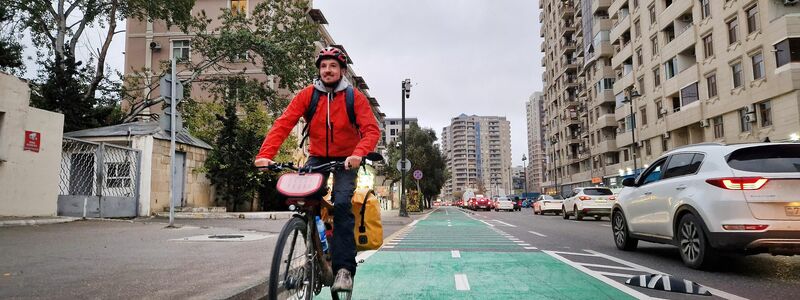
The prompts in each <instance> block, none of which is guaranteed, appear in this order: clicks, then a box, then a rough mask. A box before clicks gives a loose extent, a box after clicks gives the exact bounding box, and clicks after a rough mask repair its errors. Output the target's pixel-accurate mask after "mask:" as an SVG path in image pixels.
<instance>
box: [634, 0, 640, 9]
mask: <svg viewBox="0 0 800 300" xmlns="http://www.w3.org/2000/svg"><path fill="white" fill-rule="evenodd" d="M637 8H639V0H633V9H637Z"/></svg>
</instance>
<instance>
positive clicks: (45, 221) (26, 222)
mask: <svg viewBox="0 0 800 300" xmlns="http://www.w3.org/2000/svg"><path fill="white" fill-rule="evenodd" d="M79 219H80V218H72V217H59V218H53V219H28V220H9V221H0V227H11V226H32V225H48V224H59V223H69V222H72V221H77V220H79Z"/></svg>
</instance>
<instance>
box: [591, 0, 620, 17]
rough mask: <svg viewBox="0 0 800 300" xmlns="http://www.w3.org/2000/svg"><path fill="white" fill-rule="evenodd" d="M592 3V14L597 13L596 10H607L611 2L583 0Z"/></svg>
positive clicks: (607, 0)
mask: <svg viewBox="0 0 800 300" xmlns="http://www.w3.org/2000/svg"><path fill="white" fill-rule="evenodd" d="M584 1H592V14H594V13H597V10H600V9H608V8H609V7H610V6H611V3H612V2H614V1H612V0H584Z"/></svg>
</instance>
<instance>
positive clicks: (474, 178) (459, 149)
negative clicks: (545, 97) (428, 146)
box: [442, 114, 513, 196]
mask: <svg viewBox="0 0 800 300" xmlns="http://www.w3.org/2000/svg"><path fill="white" fill-rule="evenodd" d="M442 152H443V153H444V155H445V158H446V160H447V170H448V171H449V172H450V178H449V179H448V180H447V182H446V183H445V186H444V188H443V195H445V196H452V195H453V193H455V192H457V191H466V190H473V191H478V192H481V191H482V192H484V193H485V194H486V195H487V196H488V195H492V196H494V195H508V194H511V193H512V190H513V186H512V181H511V177H512V170H511V123H510V122H509V121H508V120H506V118H505V117H492V116H476V115H472V116H467V115H465V114H461V115H459V116H458V117H455V118H453V119H451V121H450V126H447V127H445V128H444V129H443V130H442Z"/></svg>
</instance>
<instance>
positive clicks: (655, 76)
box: [653, 67, 661, 88]
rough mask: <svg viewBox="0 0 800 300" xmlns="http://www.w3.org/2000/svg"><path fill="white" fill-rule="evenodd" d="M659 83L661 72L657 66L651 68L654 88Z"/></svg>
mask: <svg viewBox="0 0 800 300" xmlns="http://www.w3.org/2000/svg"><path fill="white" fill-rule="evenodd" d="M660 85H661V72H659V70H658V67H655V68H653V87H654V88H656V87H658V86H660Z"/></svg>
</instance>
